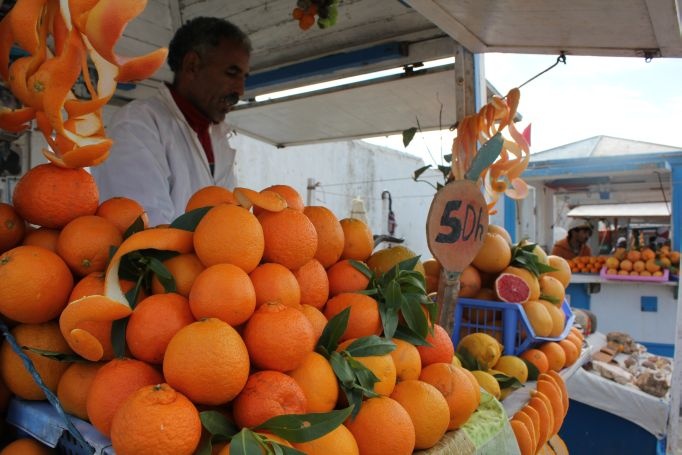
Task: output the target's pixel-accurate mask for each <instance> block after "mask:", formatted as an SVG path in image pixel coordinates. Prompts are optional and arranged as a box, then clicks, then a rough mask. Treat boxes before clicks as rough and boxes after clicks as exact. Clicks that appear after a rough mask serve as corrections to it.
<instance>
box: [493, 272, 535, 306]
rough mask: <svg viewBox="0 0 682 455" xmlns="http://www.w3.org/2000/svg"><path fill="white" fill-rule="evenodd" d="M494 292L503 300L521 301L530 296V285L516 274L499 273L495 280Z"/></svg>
mask: <svg viewBox="0 0 682 455" xmlns="http://www.w3.org/2000/svg"><path fill="white" fill-rule="evenodd" d="M495 293H496V294H497V297H498V298H499V299H500V300H502V301H503V302H512V303H523V302H526V301H527V300H528V299H529V298H530V287H529V286H528V284H527V283H526V281H525V280H524V279H523V278H521V277H519V276H517V275H514V274H512V273H501V274H500V276H498V277H497V279H496V280H495Z"/></svg>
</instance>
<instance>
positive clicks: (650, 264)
mask: <svg viewBox="0 0 682 455" xmlns="http://www.w3.org/2000/svg"><path fill="white" fill-rule="evenodd" d="M645 267H646V270H647V271H648V272H651V273H655V272H658V271H660V270H661V266H660V265H659V264H658V263H657V262H656V259H648V260H647V261H646V265H645Z"/></svg>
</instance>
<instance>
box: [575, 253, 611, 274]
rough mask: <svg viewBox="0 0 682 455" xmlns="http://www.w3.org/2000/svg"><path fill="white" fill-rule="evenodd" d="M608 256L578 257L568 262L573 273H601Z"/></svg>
mask: <svg viewBox="0 0 682 455" xmlns="http://www.w3.org/2000/svg"><path fill="white" fill-rule="evenodd" d="M606 259H607V257H606V256H577V257H574V258H573V259H569V260H568V265H570V267H571V272H573V273H599V271H600V270H601V268H602V267H603V266H604V264H605V263H606Z"/></svg>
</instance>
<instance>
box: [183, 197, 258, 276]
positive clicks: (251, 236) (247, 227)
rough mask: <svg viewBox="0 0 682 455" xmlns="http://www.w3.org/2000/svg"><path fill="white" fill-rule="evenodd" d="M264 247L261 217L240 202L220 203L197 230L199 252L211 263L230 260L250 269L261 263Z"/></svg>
mask: <svg viewBox="0 0 682 455" xmlns="http://www.w3.org/2000/svg"><path fill="white" fill-rule="evenodd" d="M263 247H264V239H263V229H262V228H261V225H260V223H258V219H257V218H256V217H255V216H254V215H253V214H252V213H251V212H249V211H248V210H246V209H245V208H243V207H239V206H237V205H230V204H219V205H216V206H215V207H213V208H212V209H211V210H209V211H208V213H206V215H204V217H203V218H202V219H201V221H200V222H199V224H198V225H197V228H196V230H195V231H194V250H195V253H196V255H197V256H198V257H199V259H200V260H201V262H202V263H203V264H204V265H205V266H207V267H208V266H210V265H214V264H218V263H222V262H227V263H230V264H234V265H236V266H237V267H239V268H241V269H243V270H244V271H245V272H246V273H249V272H251V271H252V270H253V269H255V268H256V267H257V266H258V264H259V263H260V261H261V258H262V257H263Z"/></svg>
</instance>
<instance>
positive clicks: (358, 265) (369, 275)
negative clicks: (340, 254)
mask: <svg viewBox="0 0 682 455" xmlns="http://www.w3.org/2000/svg"><path fill="white" fill-rule="evenodd" d="M348 262H349V263H350V265H352V266H353V268H354V269H356V270H358V271H359V272H360V273H362V274H363V275H365V277H367V279H370V280H371V279H372V278H373V277H374V272H372V271H371V270H370V268H369V267H367V265H366V264H365V263H364V262H360V261H356V260H355V259H349V260H348Z"/></svg>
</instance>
